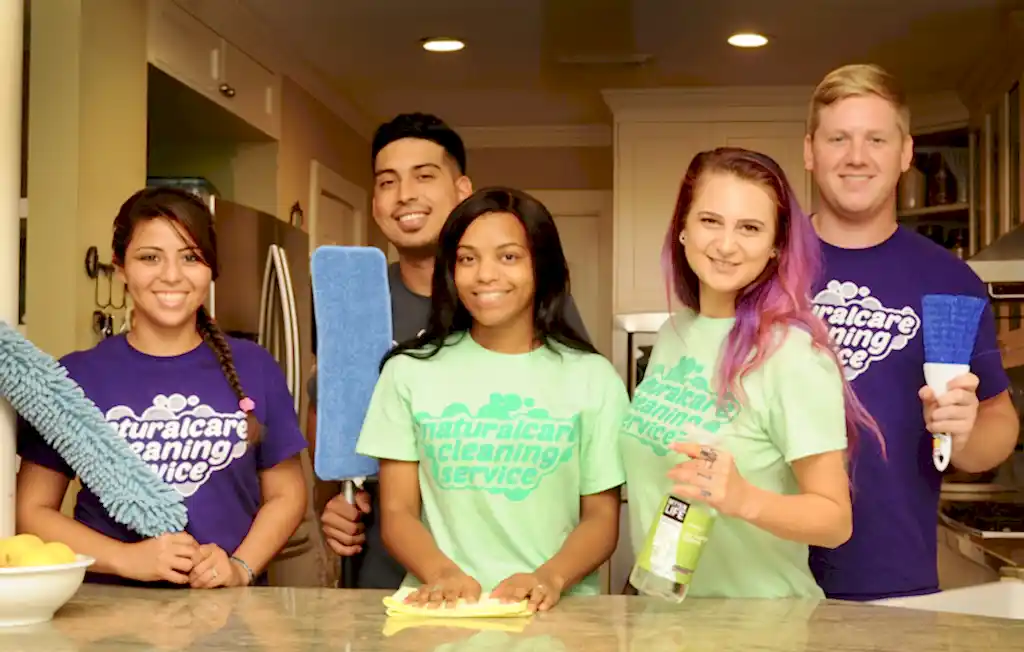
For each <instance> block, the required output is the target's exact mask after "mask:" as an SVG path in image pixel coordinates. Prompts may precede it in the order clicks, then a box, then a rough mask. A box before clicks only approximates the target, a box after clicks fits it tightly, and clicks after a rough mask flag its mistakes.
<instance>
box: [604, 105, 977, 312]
mask: <svg viewBox="0 0 1024 652" xmlns="http://www.w3.org/2000/svg"><path fill="white" fill-rule="evenodd" d="M811 94H812V89H809V88H806V89H805V88H786V87H781V88H753V87H751V88H744V87H741V88H714V89H708V88H695V89H640V90H614V91H605V93H604V97H605V101H606V103H607V104H608V106H609V107H610V108H611V110H612V114H613V116H614V120H615V136H614V148H615V178H614V191H615V198H614V203H615V206H614V218H613V220H614V264H615V273H614V284H615V288H614V293H613V296H614V312H615V314H622V313H635V312H664V311H666V310H667V307H668V299H667V292H666V285H665V281H664V273H663V270H662V267H661V256H660V254H661V249H662V245H663V243H664V240H665V233H666V230H667V228H668V225H669V223H670V221H671V219H672V212H673V210H674V207H675V201H676V195H677V193H678V191H679V185H680V183H681V181H682V178H683V175H684V173H685V172H686V166H687V165H688V164H689V162H690V159H691V158H692V157H693V156H694V155H695V154H696V153H697V152H700V151H702V150H707V149H712V148H714V147H720V146H727V145H732V146H739V147H746V148H748V149H753V150H757V151H760V152H763V153H765V154H768V155H769V156H771V157H772V158H774V159H775V161H776V162H777V163H778V164H779V165H780V166H781V167H782V169H783V171H785V173H786V176H787V177H788V178H789V182H790V184H791V185H792V186H793V189H794V191H795V193H796V195H797V197H798V198H799V200H800V202H801V204H802V205H803V206H804V207H805V208H807V209H810V208H812V207H813V204H814V196H813V195H814V192H813V183H812V182H811V179H810V175H809V174H808V173H807V172H806V171H805V169H804V162H803V141H804V135H805V121H806V119H807V109H808V102H809V101H810V97H811ZM911 110H912V111H913V112H914V114H915V124H917V125H919V126H920V128H921V129H922V130H928V129H933V130H934V129H936V128H938V127H943V128H946V127H948V126H949V125H951V124H957V121H960V123H959V125H960V127H961V128H964V125H965V124H966V116H967V113H966V110H965V109H964V107H963V106H962V105H961V104H960V102H959V101H958V100H957V99H956V98H955V96H954V95H953V94H940V95H937V96H928V97H924V98H918V99H917V101H916V102H912V106H911ZM917 116H919V117H917ZM965 140H966V136H965ZM959 219H960V220H961V222H962V224H963V226H966V225H967V223H968V222H967V219H966V217H964V216H961V217H960V218H959Z"/></svg>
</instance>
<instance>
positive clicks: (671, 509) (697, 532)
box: [629, 433, 718, 603]
mask: <svg viewBox="0 0 1024 652" xmlns="http://www.w3.org/2000/svg"><path fill="white" fill-rule="evenodd" d="M695 435H696V436H694V437H690V438H689V439H690V441H696V442H697V443H700V444H702V445H705V446H716V445H717V442H718V437H714V436H712V435H710V433H701V434H696V433H695ZM717 517H718V512H717V511H716V510H715V509H713V508H712V507H710V506H708V505H707V504H705V503H702V502H699V501H693V500H689V499H683V498H679V497H678V496H674V495H672V494H671V493H667V494H666V495H665V496H664V497H663V498H662V499H661V505H660V506H659V509H658V512H657V514H656V515H655V518H654V521H653V522H652V523H651V527H650V529H649V530H648V531H647V539H646V540H645V541H644V546H643V548H642V549H641V550H640V552H639V554H638V555H637V558H636V564H634V566H633V571H632V572H631V573H630V575H629V583H630V584H632V585H633V587H634V588H635V589H636V590H637V591H638V592H639V593H642V594H645V595H651V596H656V597H659V598H662V599H664V600H668V601H671V602H676V603H679V602H682V601H683V600H685V599H686V594H687V592H688V591H689V587H690V580H691V578H692V577H693V573H694V571H695V570H697V563H698V562H699V561H700V556H701V553H702V552H703V551H704V544H705V543H706V542H707V540H708V537H709V536H710V535H711V529H712V527H713V526H714V524H715V520H716V519H717Z"/></svg>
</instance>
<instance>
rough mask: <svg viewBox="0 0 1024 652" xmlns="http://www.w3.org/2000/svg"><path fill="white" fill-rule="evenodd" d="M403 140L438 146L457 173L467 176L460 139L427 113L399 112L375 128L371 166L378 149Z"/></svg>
mask: <svg viewBox="0 0 1024 652" xmlns="http://www.w3.org/2000/svg"><path fill="white" fill-rule="evenodd" d="M403 138H419V139H420V140H429V141H431V142H434V143H437V144H438V145H440V146H441V147H442V148H444V151H445V153H446V154H447V155H448V156H450V157H451V158H452V160H453V161H454V162H455V165H456V167H458V170H459V174H460V175H461V174H466V146H465V145H464V144H463V143H462V138H461V137H460V136H459V134H457V133H455V131H454V130H453V129H452V128H451V127H449V126H448V125H446V124H445V123H444V121H443V120H441V118H438V117H437V116H436V115H430V114H429V113H402V114H400V115H397V116H395V117H394V118H392V119H391V121H390V122H385V123H384V124H382V125H381V126H379V127H377V131H376V132H375V133H374V134H373V143H372V144H371V146H370V163H371V164H373V162H375V161H376V160H377V154H379V153H380V150H382V149H384V148H385V147H387V146H388V145H390V144H391V143H393V142H395V141H396V140H401V139H403Z"/></svg>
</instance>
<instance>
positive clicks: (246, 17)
mask: <svg viewBox="0 0 1024 652" xmlns="http://www.w3.org/2000/svg"><path fill="white" fill-rule="evenodd" d="M174 2H176V3H177V4H178V5H180V6H181V7H182V8H183V9H185V10H186V11H187V12H189V13H190V14H192V15H193V16H195V17H196V18H197V19H198V20H200V21H201V22H202V23H204V24H205V25H206V26H207V27H209V28H210V29H212V30H213V31H215V32H217V33H218V34H220V35H221V36H222V37H223V38H225V39H226V40H228V41H230V42H231V44H232V45H234V46H236V47H238V48H240V49H241V50H242V51H243V52H245V53H246V54H247V55H249V56H250V57H252V58H253V59H255V60H256V61H257V62H259V63H260V64H261V65H263V66H265V67H266V68H268V69H270V70H272V71H273V72H275V73H277V74H279V75H282V76H286V77H288V78H289V79H291V80H292V81H293V82H295V83H296V84H297V85H298V86H300V87H301V88H302V89H303V90H305V91H306V92H307V93H309V94H310V95H312V96H313V97H314V98H316V99H317V100H318V101H320V102H321V103H323V104H324V105H325V106H326V107H327V108H328V109H330V111H331V112H332V113H334V114H335V115H336V116H337V117H338V118H339V119H340V120H342V121H343V122H345V124H347V125H348V126H349V127H351V128H352V129H353V130H354V131H355V132H356V133H357V134H359V135H360V136H362V137H363V138H365V139H366V140H370V139H371V138H372V137H373V131H374V129H375V128H376V126H377V125H376V121H374V120H372V119H371V118H370V117H369V116H368V115H367V114H366V113H365V112H363V111H362V110H360V109H359V108H358V107H357V106H356V105H355V104H354V103H352V102H351V101H350V100H349V99H348V98H347V97H345V95H344V93H342V92H341V91H340V90H339V89H337V88H335V87H333V86H332V84H331V83H330V82H329V81H327V79H326V78H325V76H324V75H323V73H321V72H320V71H319V70H318V69H317V68H316V66H314V65H313V64H311V63H310V62H309V61H307V60H306V59H304V58H303V57H301V56H300V55H298V54H297V53H296V52H294V51H293V49H292V48H291V47H289V46H288V45H287V44H286V43H285V41H284V40H282V39H281V36H280V34H278V33H277V32H276V31H275V30H274V29H273V26H271V25H268V24H267V23H266V22H264V20H263V18H262V17H260V16H259V15H258V14H256V13H255V12H254V11H253V10H252V9H250V8H249V7H248V6H246V4H245V3H244V2H242V1H241V0H234V1H230V2H228V1H224V2H220V1H218V2H208V1H200V0H174Z"/></svg>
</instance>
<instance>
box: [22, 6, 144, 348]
mask: <svg viewBox="0 0 1024 652" xmlns="http://www.w3.org/2000/svg"><path fill="white" fill-rule="evenodd" d="M31 11H32V25H31V48H32V61H31V65H30V68H29V112H28V125H29V136H28V180H27V181H28V183H27V185H28V198H29V219H28V238H27V241H28V242H27V252H26V258H27V261H26V288H25V290H26V324H27V331H28V335H29V337H31V338H32V340H33V341H34V342H35V343H36V344H37V345H38V346H39V347H41V348H42V349H44V350H45V351H47V352H48V353H50V354H53V355H57V356H60V355H63V354H65V353H68V352H70V351H73V350H75V349H81V348H87V347H89V346H92V345H93V344H94V343H95V341H96V339H95V336H94V334H93V331H92V322H91V319H92V313H93V310H94V309H95V306H94V298H93V281H92V280H91V279H89V278H88V277H87V276H86V274H85V268H84V260H85V252H86V249H87V248H88V247H90V246H93V245H95V246H96V247H97V248H98V249H99V252H100V260H101V261H104V262H109V260H110V233H111V230H110V228H111V222H112V219H113V216H114V214H115V213H116V212H117V208H118V206H120V204H121V202H123V201H124V199H125V198H126V197H128V196H129V195H130V194H131V193H132V192H134V191H135V190H138V189H139V188H141V187H142V186H143V185H144V184H145V181H146V5H145V3H143V2H138V1H137V0H105V1H104V2H90V1H88V0H64V1H62V2H50V1H49V0H36V1H34V2H32V8H31ZM105 285H106V284H105V283H104V287H103V288H102V293H101V301H104V300H105V296H106V295H105V292H106V287H105Z"/></svg>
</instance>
